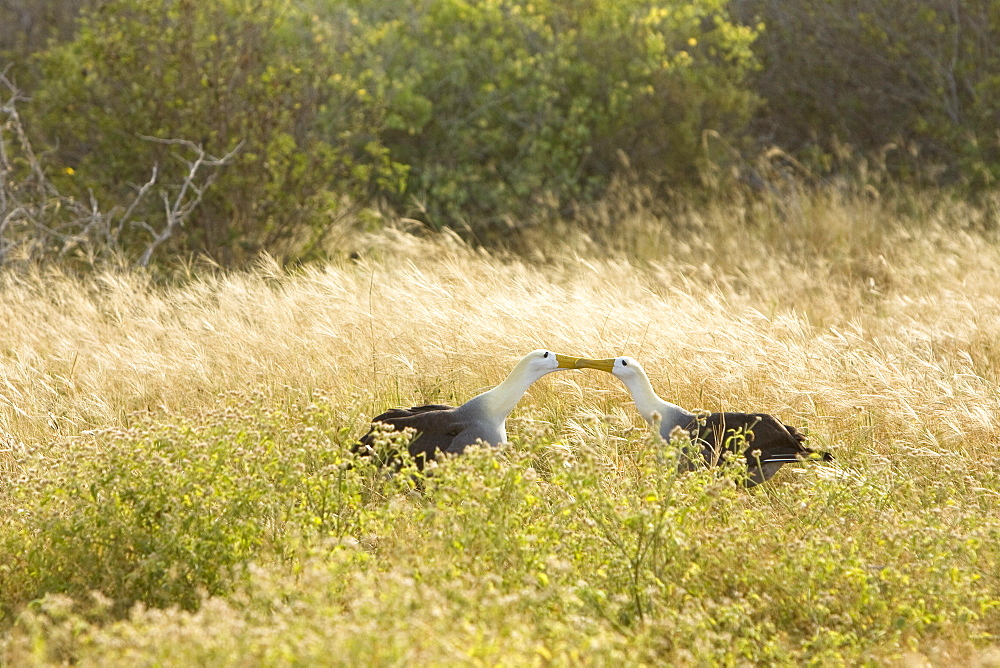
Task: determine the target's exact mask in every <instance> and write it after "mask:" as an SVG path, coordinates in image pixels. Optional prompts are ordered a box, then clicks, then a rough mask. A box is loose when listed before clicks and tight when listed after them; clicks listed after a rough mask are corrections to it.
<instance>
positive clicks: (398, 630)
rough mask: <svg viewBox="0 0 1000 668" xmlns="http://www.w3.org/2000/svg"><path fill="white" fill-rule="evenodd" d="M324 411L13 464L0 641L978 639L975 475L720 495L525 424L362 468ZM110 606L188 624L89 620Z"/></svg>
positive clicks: (350, 646) (678, 452) (10, 644)
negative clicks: (19, 466)
mask: <svg viewBox="0 0 1000 668" xmlns="http://www.w3.org/2000/svg"><path fill="white" fill-rule="evenodd" d="M337 422H338V418H337V416H336V414H335V413H334V412H333V411H332V410H331V407H330V406H328V405H326V402H325V400H324V399H323V397H321V396H312V397H309V396H304V395H299V396H298V397H295V398H289V399H284V400H281V401H276V400H275V399H274V398H269V397H264V396H245V395H236V394H234V395H229V396H228V397H226V398H225V400H224V401H223V406H222V407H221V408H220V409H219V410H217V411H210V412H205V413H201V414H197V415H191V416H187V417H184V416H177V415H170V414H160V415H157V416H151V418H150V419H145V420H143V421H142V423H141V424H137V425H136V426H134V427H132V428H131V429H128V430H123V431H116V432H111V431H108V432H99V433H95V434H92V435H90V436H87V437H84V438H81V439H79V440H77V441H74V442H72V443H70V444H68V446H69V450H68V451H66V452H65V455H64V456H63V457H61V458H60V459H59V460H54V459H46V460H45V461H44V462H38V463H37V464H36V465H32V466H29V467H27V468H26V469H25V470H24V471H23V472H22V475H21V479H20V480H19V481H18V484H17V485H15V486H8V487H7V488H6V489H5V491H4V499H3V502H4V505H5V507H7V508H16V509H17V512H16V513H12V514H9V515H7V516H6V517H5V519H4V521H3V523H2V524H0V549H2V550H3V553H4V563H5V566H4V568H3V569H2V571H0V581H2V585H3V586H2V588H0V591H3V592H4V596H5V600H4V606H5V608H6V610H7V614H8V616H7V618H6V623H5V627H6V628H7V629H8V630H9V632H8V634H7V635H6V640H5V641H4V646H5V650H4V651H5V656H6V657H7V658H8V659H10V660H13V661H14V662H15V663H16V662H18V660H24V659H25V657H28V656H33V657H34V658H35V660H36V661H41V662H47V661H53V662H54V661H71V662H72V661H84V662H86V661H101V662H104V663H109V662H110V664H111V665H117V664H118V663H122V662H124V661H126V660H129V661H135V659H136V656H142V657H145V658H146V659H148V660H149V661H150V662H152V663H205V662H216V661H219V660H223V659H222V658H223V657H224V661H225V662H228V663H232V664H233V665H237V664H241V663H244V664H245V663H246V662H251V663H257V662H264V663H269V662H273V661H276V660H278V657H283V658H281V661H280V662H288V661H301V662H304V663H311V662H315V661H317V660H321V659H322V658H323V657H330V656H337V657H340V660H342V661H344V662H345V663H356V662H357V661H360V660H365V661H370V662H375V663H390V662H399V661H402V660H407V659H413V658H414V657H418V656H419V657H422V658H424V659H425V660H431V661H432V662H438V661H445V660H446V659H447V657H448V656H452V654H450V653H451V652H454V651H456V650H457V651H459V652H461V653H462V654H463V655H471V656H475V657H478V658H479V659H481V660H483V661H486V662H492V661H495V660H500V659H501V658H503V659H505V660H508V661H516V662H521V661H523V660H530V659H531V657H536V656H540V657H547V658H549V659H557V660H559V661H570V660H573V659H574V657H575V658H577V659H579V658H580V657H583V656H587V657H591V658H593V657H603V658H604V659H607V660H611V659H614V660H627V661H629V662H646V663H661V662H664V661H667V662H685V663H689V662H694V663H705V662H708V663H723V664H730V663H738V662H753V663H760V662H764V663H799V662H802V661H804V660H819V661H824V662H826V661H837V662H848V663H854V662H858V661H864V660H868V659H870V658H871V657H882V658H891V657H894V656H899V654H900V653H901V652H904V651H907V650H908V648H910V647H911V646H913V645H912V644H913V643H920V644H921V646H925V645H926V644H927V643H933V642H935V640H948V639H954V638H963V639H964V640H963V642H971V643H980V642H982V641H983V640H986V639H988V638H989V637H991V636H990V634H995V633H996V632H997V631H998V630H1000V600H998V599H997V597H996V586H997V584H998V577H1000V571H997V569H996V564H997V563H998V559H1000V554H998V553H997V545H998V542H997V538H998V537H1000V536H998V535H997V530H996V528H995V526H994V525H993V524H992V523H991V522H990V521H989V520H988V518H991V517H995V515H996V509H995V507H994V506H993V504H992V502H993V500H992V499H987V498H986V497H984V496H983V495H981V494H978V493H977V492H976V490H981V489H993V488H995V487H996V485H997V484H998V483H1000V478H998V475H1000V471H998V470H997V469H996V468H995V467H994V468H990V467H988V466H987V467H973V468H970V467H969V466H968V463H967V462H960V461H955V462H954V463H953V464H947V463H946V464H944V465H940V466H939V468H938V469H937V471H938V473H939V475H938V477H937V478H936V479H934V480H926V479H924V480H919V479H916V478H905V477H901V476H898V475H895V474H892V473H889V474H888V475H886V476H879V475H878V474H873V475H870V476H868V477H867V478H866V479H864V480H862V479H859V478H855V477H853V476H852V475H850V474H849V472H848V471H843V472H842V475H840V476H839V477H834V476H830V475H826V476H823V477H821V476H820V475H819V473H820V472H821V471H822V470H823V469H821V468H819V467H815V468H814V467H810V468H805V469H804V470H803V475H801V476H797V477H798V480H797V481H796V480H784V481H783V482H775V481H772V483H770V484H769V485H767V486H763V487H761V488H758V489H756V490H753V491H746V490H743V489H742V488H740V487H738V486H737V485H734V484H733V482H732V479H731V478H730V477H728V476H719V475H717V473H718V471H717V470H705V469H702V470H698V471H694V472H691V473H684V474H678V472H677V466H676V461H677V458H678V457H682V456H684V455H683V453H682V450H683V447H684V444H682V443H672V444H666V443H663V442H662V441H660V440H659V439H648V438H639V439H630V440H628V441H627V442H624V443H622V444H620V445H619V449H618V456H617V458H616V459H615V463H614V464H612V462H611V461H610V460H609V459H608V457H607V450H606V448H607V447H608V444H607V443H603V444H596V443H595V444H594V447H592V448H583V449H577V450H567V449H566V448H565V447H563V446H561V445H559V446H557V445H556V444H553V443H551V442H550V441H549V440H548V439H546V438H544V437H539V436H537V435H536V436H535V437H532V438H529V439H527V441H526V442H524V443H521V444H519V446H518V447H517V448H516V449H503V450H497V449H492V448H470V449H469V450H468V451H467V452H466V454H465V455H463V456H462V457H455V458H449V459H446V460H444V461H442V462H441V463H439V464H435V465H430V466H428V467H427V469H426V470H425V471H424V472H423V473H418V472H417V471H416V469H415V468H412V467H409V468H404V469H403V470H402V471H401V472H399V473H396V474H394V475H387V474H386V473H385V472H382V471H378V470H376V469H375V468H373V467H371V466H369V465H368V464H366V462H365V461H363V460H358V461H352V460H346V459H345V458H344V455H343V453H344V452H345V447H344V445H343V444H344V443H345V437H346V434H345V433H344V432H343V431H340V430H339V429H338V428H337V427H336V423H337ZM827 472H828V473H829V472H830V471H829V470H827ZM737 473H738V471H737ZM959 499H962V500H963V502H962V503H958V502H957V501H958V500H959ZM240 574H244V575H246V574H252V577H241V576H240ZM91 592H98V593H91ZM65 594H69V595H70V596H69V597H67V596H66V595H65ZM31 598H36V600H35V601H34V602H32V603H30V604H29V605H27V606H26V607H25V606H24V604H25V602H27V601H28V600H29V599H31ZM134 601H143V602H145V603H146V604H148V605H150V606H154V608H169V607H171V606H180V607H181V608H182V609H188V610H190V611H191V612H183V611H181V610H178V609H176V608H175V609H174V610H172V611H171V610H158V609H150V610H146V609H145V608H142V607H140V608H134V609H132V611H131V613H130V615H129V619H128V620H127V621H122V622H119V623H113V622H114V620H115V619H118V618H120V617H121V615H122V613H123V612H124V611H125V610H126V609H127V608H128V606H129V605H130V604H131V603H132V602H134ZM11 613H19V614H18V615H17V617H16V621H15V622H14V624H13V626H11V621H12V619H13V617H12V616H11ZM168 636H169V637H173V638H174V640H173V641H172V642H163V638H164V637H168Z"/></svg>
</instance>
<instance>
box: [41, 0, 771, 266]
mask: <svg viewBox="0 0 1000 668" xmlns="http://www.w3.org/2000/svg"><path fill="white" fill-rule="evenodd" d="M754 37H755V34H754V32H753V31H752V30H750V29H747V28H742V27H738V26H736V25H735V24H733V23H732V22H731V21H730V20H729V18H728V15H727V12H726V3H725V2H723V1H722V0H691V1H689V2H684V3H676V4H670V5H664V6H660V5H653V6H650V5H649V3H647V2H645V1H639V0H630V1H629V2H624V3H623V2H610V1H608V2H589V1H587V2H575V3H568V4H567V3H530V2H526V1H525V0H490V1H488V2H477V3H467V2H464V1H463V0H431V1H429V2H425V3H418V4H416V5H411V4H406V3H397V4H393V5H390V6H385V4H384V3H373V2H365V1H361V0H358V1H355V2H340V3H318V2H317V3H314V4H312V5H310V4H306V5H301V6H300V5H294V6H290V5H287V3H284V2H280V1H279V0H256V1H254V0H223V1H222V2H218V3H208V4H206V3H194V2H191V1H190V0H155V1H153V2H137V1H136V0H112V1H111V2H107V3H102V4H101V5H100V6H99V7H97V8H95V9H93V10H91V11H87V12H85V13H84V15H83V18H82V19H81V21H80V23H79V27H78V31H77V34H76V37H75V38H74V39H73V40H72V41H70V42H68V43H65V44H61V45H54V46H53V47H51V48H50V49H48V50H47V51H45V52H43V53H42V54H40V55H39V63H40V67H41V70H42V75H43V76H42V77H41V84H40V86H39V89H38V90H37V92H35V94H34V96H33V100H34V108H33V113H34V114H35V115H37V116H38V117H39V118H40V121H41V122H40V124H39V127H38V128H37V132H38V134H39V135H40V136H43V137H45V138H46V139H47V140H48V141H49V142H50V145H51V146H53V147H54V149H55V151H56V154H57V156H58V159H59V160H60V161H61V162H60V164H58V165H57V167H58V168H59V169H60V170H65V169H72V170H73V171H74V174H73V175H72V178H69V177H67V178H65V179H64V180H65V181H66V184H58V185H60V187H63V186H64V185H65V188H66V189H68V188H70V187H71V185H72V186H75V188H76V192H77V193H78V194H79V196H80V197H81V198H84V194H85V193H86V192H87V191H88V189H93V190H94V191H95V192H98V193H102V194H104V193H108V194H109V196H111V197H112V198H113V199H114V200H115V201H116V202H121V201H124V200H126V199H127V198H129V197H131V196H132V195H133V192H132V191H133V190H134V188H135V185H136V184H141V183H144V182H146V181H147V180H148V177H149V170H150V169H151V167H152V165H154V164H156V165H159V169H160V170H161V173H162V174H163V178H162V179H161V182H166V183H180V182H181V181H182V180H183V179H182V178H181V176H182V175H183V174H184V165H183V164H178V161H177V160H175V159H173V158H172V157H171V155H170V153H171V151H170V146H165V145H163V144H162V143H155V142H150V141H148V140H146V139H144V137H155V138H158V139H161V140H162V139H183V140H187V141H191V142H194V143H195V144H196V145H199V146H201V147H202V148H203V149H204V150H206V151H207V152H208V153H210V154H213V155H223V154H225V153H227V152H228V151H230V150H231V149H233V148H234V147H235V146H237V145H238V144H240V142H243V143H242V144H241V151H240V152H239V154H238V155H237V156H236V159H235V161H234V163H233V164H232V165H230V166H228V167H227V169H226V170H224V173H223V174H222V175H220V177H219V180H218V181H217V182H216V184H215V185H214V186H213V188H212V189H211V190H210V191H209V192H207V193H206V194H205V198H204V203H203V204H202V208H201V210H200V212H199V215H198V216H197V217H196V220H194V221H193V224H191V225H189V226H188V229H187V231H186V236H187V238H186V239H184V240H183V245H184V246H186V247H187V248H193V249H205V250H208V251H209V252H210V253H212V254H214V255H217V256H219V257H220V259H223V260H226V259H240V258H241V257H244V256H245V255H246V254H247V252H249V253H250V254H251V255H252V254H253V253H254V251H256V250H257V249H259V248H262V247H263V248H270V249H272V250H273V249H274V247H275V244H277V243H279V242H287V241H289V240H290V239H292V240H294V241H295V242H297V243H298V244H299V245H300V246H301V245H302V244H303V243H307V242H308V241H309V240H310V238H311V239H315V238H316V237H317V236H321V235H322V234H323V232H324V231H325V230H326V229H327V228H328V227H329V225H330V222H331V219H333V218H336V216H337V215H339V213H340V212H342V211H343V207H344V205H345V200H346V201H353V202H359V203H362V204H370V203H372V202H375V201H377V200H379V199H388V200H389V201H390V202H392V203H394V204H395V205H396V206H399V207H410V208H413V203H414V202H416V203H417V209H418V212H417V213H416V214H414V215H417V216H418V217H423V218H424V219H425V220H427V221H429V222H432V223H433V224H435V225H451V226H456V225H463V224H464V225H465V226H466V227H471V228H472V229H473V231H474V232H476V233H480V232H483V231H485V230H487V229H488V228H489V227H490V226H491V224H492V223H496V222H497V221H499V220H502V219H509V218H510V216H515V217H517V216H527V215H528V214H531V213H532V212H536V211H537V210H538V209H540V208H541V209H551V208H552V206H554V205H566V204H569V203H570V202H572V201H575V200H577V199H583V200H585V201H586V200H588V199H591V198H594V197H596V196H598V195H599V194H600V193H601V192H602V190H603V188H604V187H605V186H606V185H607V184H608V182H609V180H610V179H611V177H612V175H614V174H615V173H617V172H619V171H621V170H622V169H623V167H624V165H623V161H624V163H625V164H627V165H628V167H629V168H630V169H632V170H634V171H635V172H636V173H638V174H641V175H644V176H649V177H657V178H664V179H669V180H670V182H672V183H689V184H690V183H693V182H695V181H696V179H697V175H698V171H699V166H700V165H702V164H703V162H704V160H705V159H706V157H707V156H706V155H705V154H704V152H703V149H702V144H701V141H702V134H703V132H704V131H705V130H709V129H711V130H716V131H719V132H721V133H722V134H723V135H724V136H725V137H726V138H727V139H729V140H731V141H732V142H733V143H739V137H740V133H741V132H742V130H743V128H744V125H745V122H746V120H747V118H748V117H749V115H750V113H751V112H752V110H753V106H754V97H753V95H752V94H750V93H749V92H747V90H746V89H745V87H744V86H743V79H744V77H745V76H746V74H747V73H748V72H749V71H750V70H751V69H752V68H753V66H754V60H753V54H752V52H751V51H750V48H749V47H750V44H751V42H752V41H753V39H754ZM408 174H409V175H410V178H409V179H407V175H408ZM133 234H134V236H135V237H136V241H135V244H140V243H141V238H142V236H143V230H142V229H141V227H139V226H137V227H136V229H135V230H134V232H133ZM147 241H148V240H147ZM126 246H128V244H127V243H126Z"/></svg>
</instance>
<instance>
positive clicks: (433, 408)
mask: <svg viewBox="0 0 1000 668" xmlns="http://www.w3.org/2000/svg"><path fill="white" fill-rule="evenodd" d="M379 422H381V423H383V424H387V425H389V426H391V427H392V428H393V430H395V431H403V430H404V429H406V428H407V427H409V428H411V429H413V430H414V431H416V432H417V435H416V436H415V437H414V439H413V440H412V441H410V445H409V451H410V455H411V456H413V457H414V458H415V459H416V460H417V464H418V466H421V467H422V466H423V464H424V462H426V461H428V460H431V459H434V457H435V455H436V454H437V452H438V451H439V450H447V449H448V448H449V447H450V446H451V442H452V440H453V439H454V438H455V436H457V435H458V434H460V433H461V432H462V431H463V430H464V429H465V427H466V424H465V421H464V420H463V419H462V418H460V417H459V416H458V415H456V414H455V408H454V407H452V406H447V405H445V404H427V405H425V406H413V407H412V408H393V409H390V410H388V411H386V412H384V413H382V414H381V415H376V416H375V417H374V418H372V425H373V426H372V428H371V429H369V430H368V433H367V434H365V435H364V436H362V437H361V438H360V439H359V443H358V446H357V447H355V451H358V450H359V449H361V448H363V447H364V446H371V445H372V444H373V443H374V442H375V434H376V429H375V426H374V425H375V424H376V423H379Z"/></svg>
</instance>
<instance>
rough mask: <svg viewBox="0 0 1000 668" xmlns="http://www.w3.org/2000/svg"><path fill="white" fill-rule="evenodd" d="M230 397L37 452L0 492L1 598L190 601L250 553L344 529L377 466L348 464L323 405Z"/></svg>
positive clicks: (230, 576)
mask: <svg viewBox="0 0 1000 668" xmlns="http://www.w3.org/2000/svg"><path fill="white" fill-rule="evenodd" d="M236 399H237V401H235V402H232V403H231V405H229V406H227V407H223V408H220V409H218V410H216V411H211V412H207V413H203V414H200V415H197V416H192V417H189V418H185V417H180V418H179V419H175V420H172V421H170V422H168V423H166V424H160V423H157V422H156V421H153V420H146V421H143V423H141V424H139V425H137V426H135V427H133V428H131V429H127V430H108V431H101V432H97V433H94V434H92V435H90V436H86V437H80V438H79V439H77V440H75V441H73V442H71V443H70V444H68V449H67V451H66V452H64V455H63V459H62V461H59V462H47V461H40V462H36V463H35V464H34V465H33V466H32V467H31V468H30V469H29V471H28V472H27V473H26V474H24V475H23V476H22V479H21V480H19V481H17V484H16V485H13V486H11V487H10V488H8V489H6V490H5V493H6V498H5V499H4V506H5V507H7V508H17V509H18V511H17V513H16V514H14V515H11V516H8V517H6V518H5V519H4V522H3V525H2V526H3V532H2V534H0V551H2V552H3V553H4V555H5V556H4V562H5V563H6V564H8V565H7V566H6V567H5V569H4V570H3V571H0V583H2V584H3V585H4V586H3V588H2V589H3V592H4V594H3V597H4V598H3V600H2V601H0V606H2V607H0V609H5V610H6V611H8V612H9V611H10V610H11V609H12V608H14V607H15V606H16V605H18V604H19V603H23V602H24V601H27V600H31V599H33V598H36V597H38V596H41V595H43V594H45V593H59V594H64V593H66V594H70V595H72V596H81V595H83V594H85V593H87V592H90V591H94V590H96V591H99V592H101V593H102V594H103V595H104V596H107V597H109V598H110V599H111V600H112V601H113V602H114V608H115V610H117V611H119V612H121V611H123V610H126V609H128V607H129V606H130V605H131V604H132V603H134V602H136V601H142V602H143V603H145V604H147V605H152V606H169V605H180V606H183V607H187V608H190V607H194V606H195V605H196V604H197V603H198V602H199V600H200V597H201V596H203V595H204V594H216V593H221V592H225V591H227V590H228V588H229V587H230V586H231V585H232V583H233V582H234V581H237V580H238V579H239V574H240V570H241V567H242V566H243V565H244V564H246V563H248V562H249V561H251V560H254V559H259V558H263V557H264V556H265V555H268V554H270V555H275V554H277V555H280V554H282V553H284V552H286V551H288V550H290V549H291V546H293V545H294V544H295V541H296V540H298V539H299V537H301V536H308V535H317V534H318V535H321V536H338V535H344V534H345V533H346V532H347V531H348V530H349V529H351V528H352V527H353V524H354V523H356V521H357V516H358V513H359V512H360V510H359V509H360V508H361V504H363V503H371V500H372V495H371V493H370V491H368V492H366V491H365V490H371V489H374V488H373V487H372V485H376V487H377V484H378V481H379V480H380V478H379V477H378V476H377V475H376V474H375V472H374V471H373V470H372V468H371V467H366V466H365V465H364V462H360V463H359V464H358V465H357V466H353V467H351V466H348V462H347V461H346V460H345V458H344V450H343V449H342V447H341V446H340V445H339V443H340V441H341V440H342V439H343V438H344V434H343V433H342V432H341V431H340V430H339V428H337V427H334V426H332V424H331V415H330V413H329V410H328V409H327V408H325V407H323V406H321V405H317V404H316V403H308V402H307V400H303V402H302V405H297V406H294V407H289V411H285V410H281V409H276V410H270V409H267V408H266V407H264V406H262V405H261V404H260V402H259V398H255V397H236Z"/></svg>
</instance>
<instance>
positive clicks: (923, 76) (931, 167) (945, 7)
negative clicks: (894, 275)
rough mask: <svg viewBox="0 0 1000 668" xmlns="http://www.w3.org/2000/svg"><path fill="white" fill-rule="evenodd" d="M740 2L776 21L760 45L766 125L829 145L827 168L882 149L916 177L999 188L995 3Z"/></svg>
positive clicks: (767, 129) (743, 11)
mask: <svg viewBox="0 0 1000 668" xmlns="http://www.w3.org/2000/svg"><path fill="white" fill-rule="evenodd" d="M733 4H734V6H735V7H736V11H737V13H738V14H739V15H741V16H742V17H743V19H744V20H746V21H751V22H756V21H762V22H763V24H764V26H765V28H764V30H763V31H762V36H761V38H760V39H759V40H758V41H757V42H756V43H755V46H754V49H755V51H756V52H757V53H758V55H759V57H760V59H761V62H762V64H763V69H762V71H761V72H760V75H759V77H757V80H756V83H755V89H756V91H757V92H758V93H759V94H760V95H762V96H763V97H764V98H766V100H767V104H766V106H765V107H763V108H762V113H761V114H760V119H759V120H760V127H759V128H758V133H762V132H763V133H767V135H768V136H770V137H773V139H774V140H775V141H776V142H777V143H778V144H779V145H781V146H783V147H785V148H788V149H790V150H792V151H795V152H796V153H797V155H800V156H806V155H808V153H807V152H805V151H804V149H805V148H806V147H809V146H812V147H818V148H819V149H821V151H820V153H821V159H819V160H811V161H810V162H811V164H812V165H813V166H815V167H820V168H823V167H824V166H825V167H830V166H831V165H830V161H831V160H838V159H843V158H851V159H854V158H857V157H858V156H857V152H860V154H861V155H862V156H882V158H883V159H884V160H887V161H888V166H889V167H890V169H892V171H893V172H894V173H895V174H897V175H900V176H903V177H907V178H908V179H910V180H917V179H922V180H924V181H925V182H929V183H942V182H953V181H955V180H963V181H965V182H968V183H970V184H971V185H972V186H974V187H982V186H991V185H993V184H995V182H996V178H997V176H998V174H1000V138H998V137H997V135H996V127H997V123H998V120H1000V103H998V100H1000V98H998V97H997V95H996V94H995V93H996V85H997V80H996V72H997V71H998V70H1000V47H998V45H1000V9H998V6H997V4H996V3H995V2H992V1H991V0H961V1H960V2H952V1H950V0H948V1H945V0H933V1H931V2H918V3H915V2H908V1H907V0H892V1H889V2H882V1H866V0H861V1H860V2H858V1H846V0H837V1H834V2H812V1H810V0H793V1H792V2H785V1H783V0H782V1H780V2H779V1H773V0H738V1H737V2H734V3H733ZM845 144H846V146H845ZM845 149H846V150H845ZM824 160H825V161H826V165H824V164H823V163H824Z"/></svg>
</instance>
